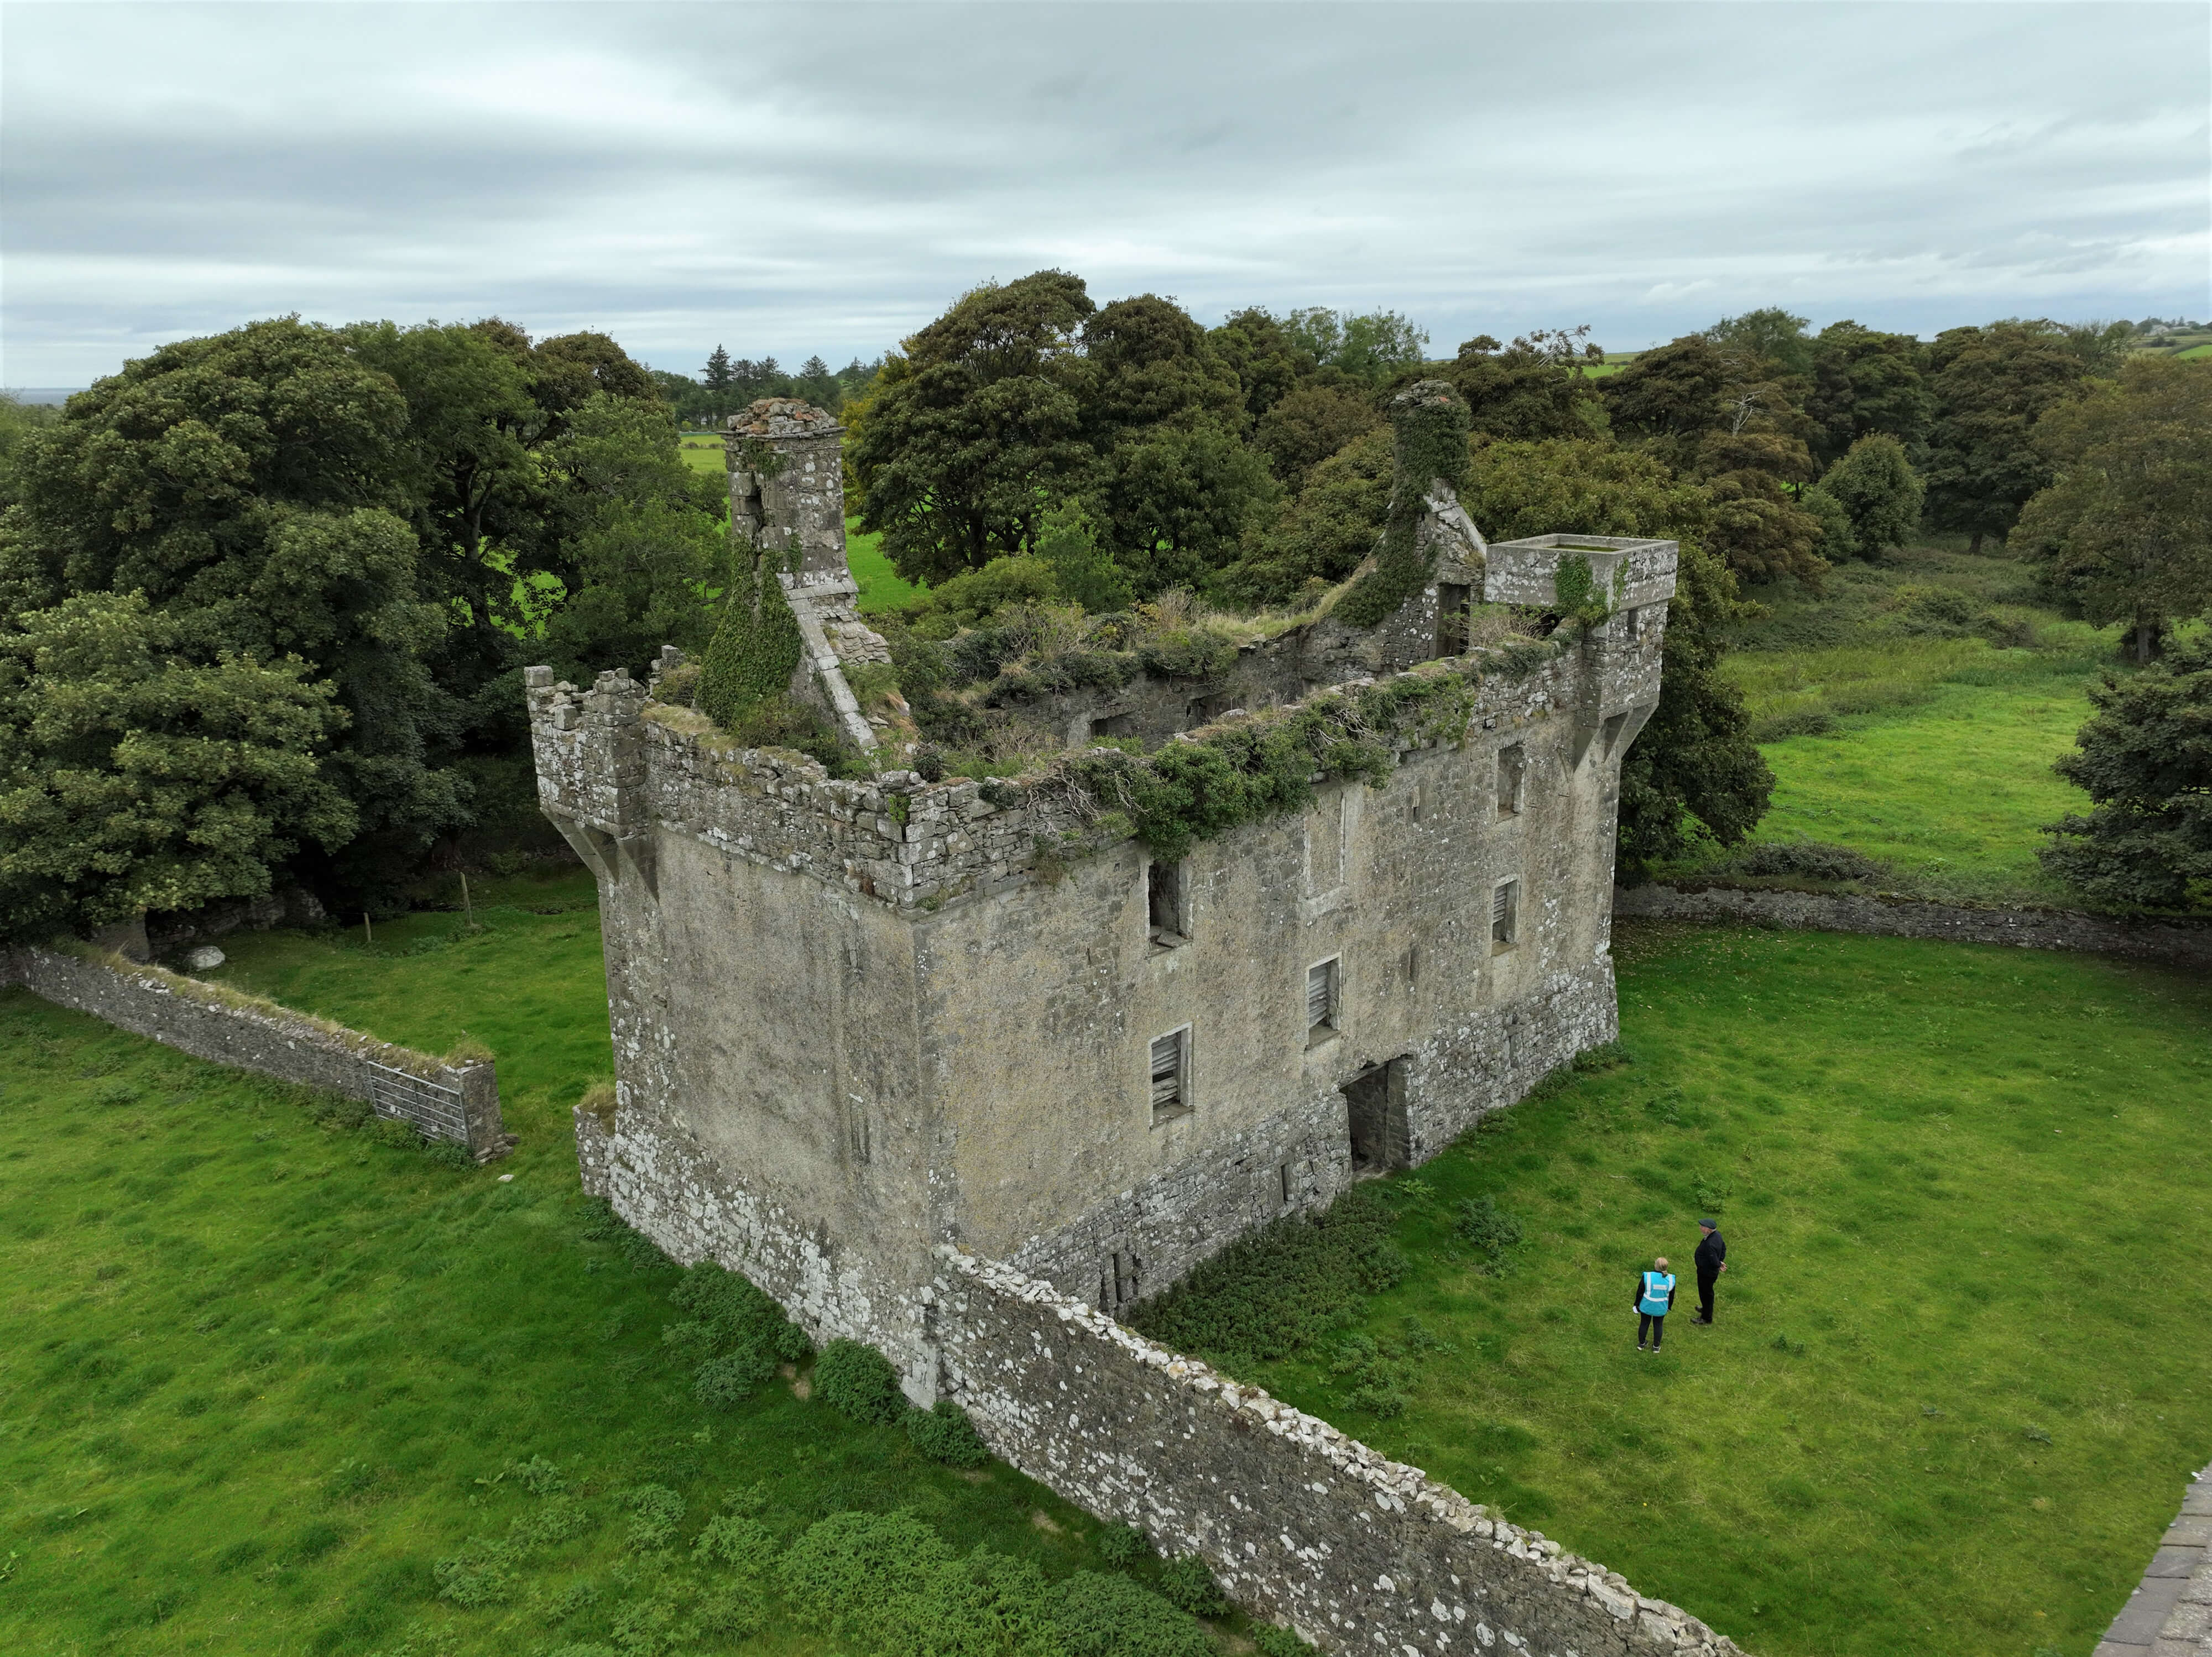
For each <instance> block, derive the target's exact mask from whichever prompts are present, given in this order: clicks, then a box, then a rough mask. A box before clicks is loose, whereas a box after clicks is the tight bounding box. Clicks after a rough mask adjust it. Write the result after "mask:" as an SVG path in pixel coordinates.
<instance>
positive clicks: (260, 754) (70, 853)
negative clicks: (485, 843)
mask: <svg viewBox="0 0 2212 1657" xmlns="http://www.w3.org/2000/svg"><path fill="white" fill-rule="evenodd" d="M345 724H346V713H345V710H344V709H343V708H342V707H339V706H338V705H337V697H336V695H335V694H334V689H333V687H332V686H331V684H330V683H327V682H322V681H318V680H316V679H314V678H313V677H310V674H309V670H308V666H307V663H305V662H304V661H302V660H301V659H300V658H299V657H297V656H293V655H287V656H283V657H281V658H278V659H274V660H270V661H262V660H258V659H255V658H254V657H252V655H249V654H246V653H243V652H237V651H234V650H228V649H222V648H216V649H214V650H210V647H209V645H208V641H207V640H206V638H205V637H204V635H203V634H202V633H201V631H200V629H198V628H194V627H192V626H191V625H189V624H188V623H187V621H186V619H185V617H183V616H179V615H176V614H173V613H166V612H163V611H161V610H155V609H153V608H152V607H151V606H149V604H147V602H146V599H145V597H144V595H143V593H138V592H131V593H114V592H87V593H80V594H77V595H76V596H74V597H71V598H64V600H62V601H61V603H59V604H56V605H54V606H52V608H50V609H46V610H29V611H22V612H18V613H15V614H14V615H13V616H10V617H9V621H8V624H7V625H6V626H5V627H0V942H26V941H28V942H44V941H46V939H47V938H51V937H52V936H54V935H55V934H56V933H58V932H64V931H84V930H88V929H89V928H92V927H95V926H104V925H106V924H107V923H110V922H112V921H118V920H127V919H128V918H129V917H130V916H131V915H132V914H134V913H137V912H138V911H140V910H143V909H154V910H171V909H185V908H190V907H193V906H195V905H197V904H201V903H205V902H209V901H212V900H215V899H218V898H238V897H252V896H258V895H260V894H263V893H265V892H267V891H268V890H269V889H270V887H271V886H272V885H273V884H274V882H275V878H276V871H277V869H278V868H279V867H280V866H281V865H283V863H284V861H285V860H286V859H289V857H291V856H292V855H293V854H294V853H295V852H297V851H299V850H300V849H301V847H302V845H303V844H305V843H308V842H312V843H313V844H314V845H317V846H319V847H322V848H324V849H325V850H335V849H336V848H337V847H341V846H343V845H344V844H345V843H346V842H347V841H349V839H351V838H352V836H353V835H354V833H355V830H356V828H357V826H358V820H357V816H356V810H355V808H354V805H353V804H352V803H351V802H350V801H349V799H348V798H346V795H345V794H344V792H342V791H341V789H340V788H339V787H338V786H336V784H335V783H334V782H333V781H332V780H331V778H330V777H329V776H328V775H327V774H325V771H324V769H323V768H322V767H321V766H319V764H318V763H317V756H319V755H320V754H321V753H323V752H324V751H325V749H326V748H327V746H328V744H329V743H330V741H331V737H333V736H334V735H336V734H337V732H338V731H341V730H342V729H343V727H344V725H345Z"/></svg>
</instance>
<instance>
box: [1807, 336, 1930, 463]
mask: <svg viewBox="0 0 2212 1657" xmlns="http://www.w3.org/2000/svg"><path fill="white" fill-rule="evenodd" d="M1923 355H1924V353H1923V349H1922V347H1921V344H1920V342H1919V341H1918V340H1917V339H1915V338H1913V337H1912V336H1911V335H1910V334H1885V333H1881V332H1878V331H1875V329H1872V328H1863V327H1861V326H1860V325H1858V324H1857V323H1856V322H1851V321H1848V320H1846V321H1844V322H1834V323H1831V324H1829V325H1828V326H1826V328H1823V329H1822V330H1820V337H1819V338H1818V339H1817V340H1815V341H1814V344H1813V366H1812V389H1811V391H1809V392H1808V395H1807V397H1806V399H1805V413H1806V416H1807V417H1808V418H1809V419H1810V420H1811V422H1813V435H1812V438H1811V443H1812V447H1813V454H1814V458H1816V459H1817V460H1819V462H1820V464H1821V465H1822V466H1823V467H1826V466H1832V465H1834V464H1836V462H1837V461H1838V460H1840V459H1842V458H1844V454H1845V453H1846V452H1848V451H1849V450H1850V446H1851V445H1852V444H1854V443H1856V442H1857V441H1858V440H1859V439H1861V438H1863V437H1869V436H1872V435H1873V434H1875V433H1877V432H1880V433H1881V434H1884V435H1886V436H1889V437H1893V438H1895V439H1896V440H1898V441H1899V443H1900V444H1902V445H1903V446H1904V448H1905V458H1907V459H1908V460H1910V461H1911V463H1912V464H1913V465H1914V466H1915V467H1916V468H1924V467H1925V466H1926V464H1927V444H1928V432H1929V428H1930V427H1931V426H1933V425H1934V424H1935V422H1936V394H1935V393H1934V392H1933V391H1930V390H1929V388H1928V379H1927V376H1926V375H1925V374H1924V373H1922V372H1921V361H1922V358H1923Z"/></svg>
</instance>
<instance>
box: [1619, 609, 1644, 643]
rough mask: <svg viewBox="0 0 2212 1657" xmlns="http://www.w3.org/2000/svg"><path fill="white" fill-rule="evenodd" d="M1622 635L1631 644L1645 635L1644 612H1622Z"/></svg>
mask: <svg viewBox="0 0 2212 1657" xmlns="http://www.w3.org/2000/svg"><path fill="white" fill-rule="evenodd" d="M1620 636H1621V637H1622V638H1624V639H1626V640H1628V641H1629V642H1630V643H1631V644H1633V643H1635V642H1636V640H1638V639H1640V638H1642V637H1643V636H1644V612H1643V611H1642V610H1622V611H1621V612H1620Z"/></svg>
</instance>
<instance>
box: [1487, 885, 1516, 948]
mask: <svg viewBox="0 0 2212 1657" xmlns="http://www.w3.org/2000/svg"><path fill="white" fill-rule="evenodd" d="M1520 911H1521V883H1520V882H1519V881H1517V880H1501V881H1499V882H1498V885H1497V888H1496V889H1494V890H1493V891H1492V893H1491V894H1490V947H1491V949H1492V950H1493V951H1495V950H1510V949H1511V948H1512V947H1513V944H1514V942H1515V939H1516V934H1517V932H1518V930H1519V926H1520V920H1521V913H1520Z"/></svg>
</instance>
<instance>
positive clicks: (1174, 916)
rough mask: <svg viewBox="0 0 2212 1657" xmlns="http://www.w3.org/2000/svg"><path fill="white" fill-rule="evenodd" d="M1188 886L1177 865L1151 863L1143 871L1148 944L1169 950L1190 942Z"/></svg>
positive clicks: (1181, 869)
mask: <svg viewBox="0 0 2212 1657" xmlns="http://www.w3.org/2000/svg"><path fill="white" fill-rule="evenodd" d="M1187 888H1188V882H1186V881H1185V880H1184V878H1183V865H1182V864H1180V863H1162V862H1160V861H1158V859H1154V861H1153V862H1152V865H1150V866H1149V867H1148V868H1147V869H1146V871H1145V920H1146V926H1148V927H1150V929H1151V931H1152V942H1153V943H1154V944H1158V945H1160V946H1161V947H1162V948H1164V949H1173V948H1174V947H1175V946H1176V945H1177V944H1187V943H1188V942H1189V941H1190V907H1189V904H1188V901H1187Z"/></svg>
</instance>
